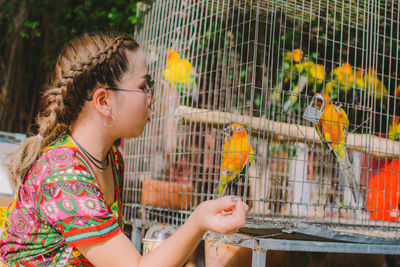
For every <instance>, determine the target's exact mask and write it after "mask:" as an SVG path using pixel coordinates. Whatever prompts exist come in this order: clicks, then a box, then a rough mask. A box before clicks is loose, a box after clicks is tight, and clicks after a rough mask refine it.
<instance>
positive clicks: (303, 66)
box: [282, 60, 325, 112]
mask: <svg viewBox="0 0 400 267" xmlns="http://www.w3.org/2000/svg"><path fill="white" fill-rule="evenodd" d="M292 73H293V74H297V73H298V74H299V78H298V82H297V84H296V86H295V87H294V88H293V90H292V92H291V95H290V97H289V99H288V100H287V101H286V102H285V103H284V104H283V107H282V111H283V112H290V111H291V110H292V108H293V107H294V105H295V104H296V103H297V101H298V99H299V94H301V93H302V92H303V90H304V88H305V87H306V86H313V85H314V83H315V85H316V87H318V86H321V85H322V83H323V81H324V80H325V67H324V66H323V65H320V64H315V63H314V62H313V61H311V60H310V61H304V62H302V63H299V64H296V65H294V66H293V68H292Z"/></svg>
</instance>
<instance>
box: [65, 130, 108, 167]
mask: <svg viewBox="0 0 400 267" xmlns="http://www.w3.org/2000/svg"><path fill="white" fill-rule="evenodd" d="M70 136H71V138H72V140H73V141H74V142H75V144H76V145H77V146H78V148H79V150H81V151H82V153H83V154H84V155H85V156H86V157H87V158H88V159H89V161H90V162H91V163H93V165H94V166H96V167H97V168H99V169H100V170H103V171H104V170H105V169H107V167H108V165H109V164H110V160H109V157H108V155H109V154H110V151H108V152H107V155H106V158H105V159H103V160H98V159H96V158H95V157H94V156H92V155H91V154H90V153H89V152H88V151H87V150H86V149H84V148H83V147H82V146H81V145H80V144H79V143H78V142H77V141H76V140H75V138H74V137H72V135H70Z"/></svg>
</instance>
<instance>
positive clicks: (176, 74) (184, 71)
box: [163, 49, 198, 101]
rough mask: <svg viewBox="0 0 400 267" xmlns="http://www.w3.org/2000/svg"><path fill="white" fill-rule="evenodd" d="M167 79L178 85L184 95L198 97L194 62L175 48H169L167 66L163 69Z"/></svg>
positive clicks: (173, 84) (175, 85) (172, 84)
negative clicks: (182, 55)
mask: <svg viewBox="0 0 400 267" xmlns="http://www.w3.org/2000/svg"><path fill="white" fill-rule="evenodd" d="M163 75H164V78H165V80H167V81H168V83H169V84H170V85H171V86H174V87H176V88H177V89H178V90H179V92H180V93H181V94H182V95H183V96H188V97H190V98H192V99H193V100H195V101H197V99H198V88H197V84H196V82H195V79H194V77H193V68H192V64H191V63H190V62H189V61H188V60H187V59H184V58H181V57H180V56H179V53H178V52H176V51H175V50H173V49H170V50H168V56H167V67H166V68H165V69H164V70H163Z"/></svg>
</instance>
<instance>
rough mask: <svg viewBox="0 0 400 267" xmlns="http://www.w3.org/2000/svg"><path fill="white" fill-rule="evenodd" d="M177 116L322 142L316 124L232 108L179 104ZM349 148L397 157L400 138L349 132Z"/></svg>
mask: <svg viewBox="0 0 400 267" xmlns="http://www.w3.org/2000/svg"><path fill="white" fill-rule="evenodd" d="M175 118H176V119H178V122H179V123H183V122H198V123H204V124H210V125H213V126H216V127H224V126H226V125H227V124H229V123H232V122H236V123H239V124H243V125H245V126H247V127H248V129H251V134H252V135H256V136H257V134H259V133H261V134H268V135H269V136H270V137H271V138H272V139H274V140H280V141H296V142H303V143H305V142H307V143H312V144H314V143H318V144H322V140H321V138H320V137H319V136H318V133H317V131H316V130H315V129H314V127H309V126H304V125H296V124H290V123H285V122H276V121H273V120H268V119H266V118H257V117H251V116H247V115H240V114H233V113H228V112H222V111H216V110H208V109H198V108H191V107H187V106H179V107H178V108H177V109H176V110H175ZM347 149H348V150H355V151H360V152H364V153H367V154H370V155H373V156H375V157H379V158H397V157H399V156H400V142H398V141H393V140H390V139H386V138H382V137H378V136H374V135H370V134H352V133H349V135H348V136H347Z"/></svg>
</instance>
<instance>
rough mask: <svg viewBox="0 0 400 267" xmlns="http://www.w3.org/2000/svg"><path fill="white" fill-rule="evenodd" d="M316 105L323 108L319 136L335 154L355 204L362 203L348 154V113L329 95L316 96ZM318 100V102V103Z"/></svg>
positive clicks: (317, 127) (318, 127)
mask: <svg viewBox="0 0 400 267" xmlns="http://www.w3.org/2000/svg"><path fill="white" fill-rule="evenodd" d="M314 99H315V100H314V104H315V105H317V106H319V107H320V108H322V115H321V118H320V119H319V121H318V123H317V124H316V125H315V129H316V130H317V133H318V135H319V136H320V138H321V140H322V141H323V142H324V144H325V145H326V146H327V147H328V148H329V149H330V150H331V151H332V152H333V154H334V155H335V158H336V160H337V161H338V163H339V166H340V168H341V169H342V171H343V174H344V176H345V177H346V179H347V181H348V183H349V186H350V188H351V191H352V195H353V198H354V199H353V200H354V202H353V203H354V204H357V203H359V202H360V201H362V199H361V194H360V192H359V190H358V189H357V183H356V181H355V178H354V172H353V170H352V165H351V163H350V161H349V159H348V156H347V152H346V139H347V131H348V127H349V119H348V118H347V114H346V112H345V111H344V110H343V109H342V108H340V107H338V106H336V105H334V104H331V102H330V98H329V96H328V95H323V94H316V95H315V97H314ZM317 100H318V101H317Z"/></svg>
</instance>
